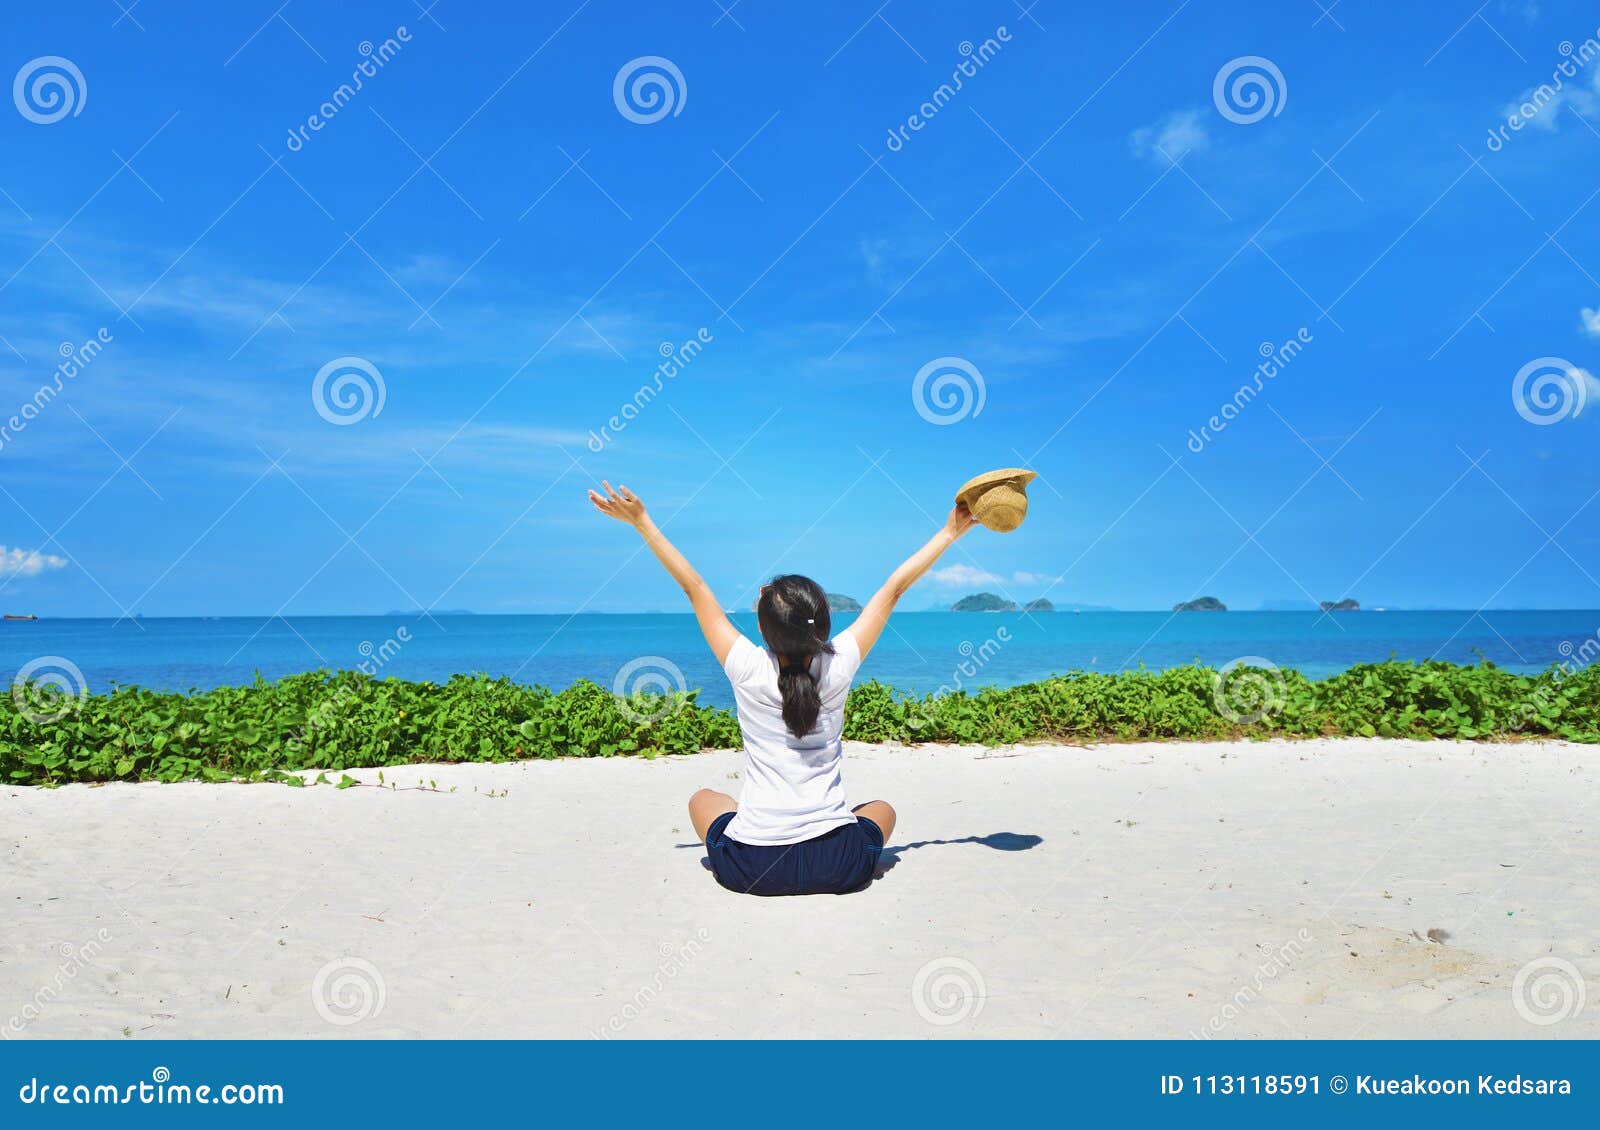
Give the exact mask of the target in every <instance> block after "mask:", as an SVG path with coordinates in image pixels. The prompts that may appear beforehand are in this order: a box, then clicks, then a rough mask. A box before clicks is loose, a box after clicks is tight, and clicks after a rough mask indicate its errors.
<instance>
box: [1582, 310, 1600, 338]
mask: <svg viewBox="0 0 1600 1130" xmlns="http://www.w3.org/2000/svg"><path fill="white" fill-rule="evenodd" d="M1578 317H1580V318H1582V319H1583V332H1584V333H1586V334H1588V335H1589V336H1590V337H1600V310H1591V309H1589V308H1588V307H1587V306H1585V307H1584V308H1583V309H1582V310H1579V311H1578Z"/></svg>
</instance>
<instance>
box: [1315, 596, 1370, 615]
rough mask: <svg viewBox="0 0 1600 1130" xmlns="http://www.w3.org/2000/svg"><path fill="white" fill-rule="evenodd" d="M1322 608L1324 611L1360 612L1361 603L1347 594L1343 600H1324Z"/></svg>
mask: <svg viewBox="0 0 1600 1130" xmlns="http://www.w3.org/2000/svg"><path fill="white" fill-rule="evenodd" d="M1322 610H1323V611H1324V612H1360V611H1361V605H1360V604H1359V603H1358V602H1356V601H1354V600H1351V599H1350V598H1349V597H1348V596H1347V597H1345V598H1344V599H1343V600H1325V601H1323V602H1322Z"/></svg>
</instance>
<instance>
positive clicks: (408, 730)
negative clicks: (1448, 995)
mask: <svg viewBox="0 0 1600 1130" xmlns="http://www.w3.org/2000/svg"><path fill="white" fill-rule="evenodd" d="M32 690H33V691H35V692H41V688H39V687H37V686H35V687H34V688H32ZM697 694H698V692H696V691H689V692H680V693H678V694H674V695H670V696H649V695H640V696H636V697H635V698H633V699H631V700H622V699H618V698H617V697H616V696H614V695H612V694H611V693H610V692H609V691H607V690H605V689H604V688H602V687H600V686H597V685H596V684H594V683H591V682H588V681H587V680H579V681H578V682H576V683H574V684H572V685H571V686H570V687H567V688H566V689H565V690H563V691H560V692H553V691H550V690H547V689H545V688H543V687H530V686H525V685H522V684H519V683H513V682H511V681H510V680H509V679H503V678H501V679H491V678H489V677H488V676H485V675H457V676H455V677H453V678H452V679H450V681H449V682H446V683H430V682H410V681H405V680H401V679H395V678H382V679H376V678H373V677H371V676H369V675H364V674H361V673H359V672H354V671H344V672H337V673H330V672H326V671H322V672H311V673H307V674H301V675H291V676H288V677H286V678H283V679H279V680H277V681H276V682H270V683H269V682H265V681H257V682H256V683H255V684H253V685H250V686H244V687H219V688H217V689H215V690H209V691H203V692H195V693H189V694H182V693H176V692H161V691H152V690H143V689H139V688H135V687H121V688H117V689H116V690H114V691H112V692H111V693H110V694H104V695H83V696H81V697H77V698H71V697H63V696H55V697H51V696H50V695H49V694H47V693H42V692H41V693H31V694H30V693H29V688H27V687H23V688H21V689H17V690H14V692H13V694H12V695H8V696H4V697H0V780H3V781H5V782H8V783H10V784H12V785H57V784H63V783H66V782H72V781H112V780H123V781H140V780H158V781H178V780H189V779H198V780H209V781H223V780H238V779H244V780H282V781H286V782H287V783H290V784H300V783H302V781H301V778H300V777H298V776H294V775H293V773H294V772H295V771H300V770H310V771H312V772H337V771H339V770H343V769H352V768H357V767H376V766H400V765H412V764H421V763H427V762H457V761H514V760H520V759H525V758H555V757H614V756H623V755H633V756H644V757H654V756H659V755H661V754H687V753H695V752H698V751H700V750H702V749H726V748H731V747H736V746H738V744H739V728H738V723H737V721H736V720H735V718H734V716H733V715H732V714H731V713H730V712H728V711H726V710H722V709H718V708H714V707H705V706H701V705H699V704H698V703H697V702H696V696H697ZM53 715H55V716H54V717H52V716H53ZM844 736H845V737H846V738H847V739H851V740H855V741H866V742H886V741H899V742H906V743H916V742H975V743H982V744H987V745H1005V744H1010V743H1016V742H1029V741H1039V742H1065V743H1085V742H1097V741H1143V740H1172V739H1227V738H1279V737H1285V738H1306V737H1324V736H1352V737H1355V736H1363V737H1386V738H1474V739H1491V740H1513V739H1519V738H1564V739H1567V740H1570V741H1578V742H1595V741H1600V664H1597V665H1595V666H1592V667H1584V668H1578V669H1576V670H1572V669H1563V668H1559V667H1552V668H1551V669H1549V670H1548V671H1546V672H1544V673H1542V674H1539V675H1519V674H1515V673H1512V672H1509V671H1506V670H1503V669H1501V668H1498V667H1495V666H1493V665H1492V664H1489V663H1483V664H1480V665H1478V666H1470V667H1469V666H1457V665H1454V664H1449V663H1442V662H1427V663H1401V662H1395V661H1389V662H1386V663H1375V664H1364V665H1361V666H1358V667H1353V668H1351V669H1349V670H1348V671H1344V672H1342V673H1340V674H1338V675H1334V676H1332V677H1330V678H1327V679H1320V680H1315V681H1313V680H1310V679H1307V678H1306V677H1304V676H1303V675H1301V674H1300V673H1299V672H1296V671H1292V670H1288V669H1281V668H1267V669H1261V668H1249V667H1237V668H1232V669H1227V668H1224V669H1223V670H1221V671H1218V670H1215V669H1213V668H1210V667H1205V666H1198V665H1196V666H1186V667H1177V668H1171V669H1169V670H1166V671H1160V672H1155V671H1145V670H1137V671H1125V672H1120V673H1116V674H1102V673H1097V672H1081V671H1080V672H1074V673H1071V674H1068V675H1063V676H1059V677H1056V678H1051V679H1046V680H1044V681H1042V682H1037V683H1029V684H1026V685H1023V686H1018V687H1009V688H1003V689H1002V688H985V689H982V690H978V691H975V692H971V693H968V692H965V691H958V692H955V693H951V694H947V695H943V696H940V697H938V698H934V697H932V696H924V697H921V698H918V697H915V696H907V695H902V694H898V693H897V692H895V691H894V690H893V689H892V688H891V687H888V686H885V685H883V684H881V683H878V682H869V683H864V684H861V685H859V686H857V687H855V688H854V689H853V690H852V691H851V692H850V698H849V700H848V703H847V706H846V720H845V731H844ZM351 783H353V782H351Z"/></svg>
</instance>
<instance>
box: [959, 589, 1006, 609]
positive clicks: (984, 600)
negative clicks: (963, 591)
mask: <svg viewBox="0 0 1600 1130" xmlns="http://www.w3.org/2000/svg"><path fill="white" fill-rule="evenodd" d="M1016 610H1017V603H1016V601H1014V600H1006V599H1005V598H1004V597H1001V596H996V595H995V594H994V593H992V592H975V593H973V594H972V595H971V596H964V597H962V598H961V599H960V600H958V601H956V602H955V603H954V604H952V605H951V606H950V611H952V612H1015V611H1016Z"/></svg>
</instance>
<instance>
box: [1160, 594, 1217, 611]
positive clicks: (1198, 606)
mask: <svg viewBox="0 0 1600 1130" xmlns="http://www.w3.org/2000/svg"><path fill="white" fill-rule="evenodd" d="M1172 610H1173V611H1174V612H1226V611H1227V610H1228V606H1227V605H1226V604H1223V603H1222V601H1220V600H1218V599H1217V598H1216V597H1214V596H1202V597H1200V598H1198V599H1197V600H1186V601H1184V602H1183V603H1182V604H1174V605H1173V606H1172Z"/></svg>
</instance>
